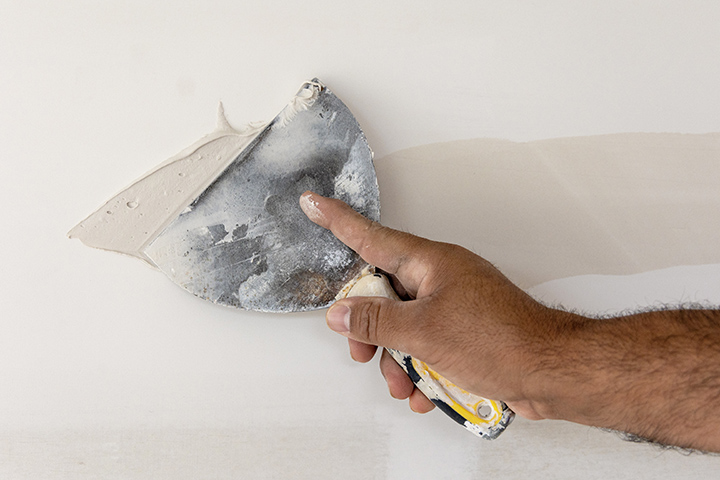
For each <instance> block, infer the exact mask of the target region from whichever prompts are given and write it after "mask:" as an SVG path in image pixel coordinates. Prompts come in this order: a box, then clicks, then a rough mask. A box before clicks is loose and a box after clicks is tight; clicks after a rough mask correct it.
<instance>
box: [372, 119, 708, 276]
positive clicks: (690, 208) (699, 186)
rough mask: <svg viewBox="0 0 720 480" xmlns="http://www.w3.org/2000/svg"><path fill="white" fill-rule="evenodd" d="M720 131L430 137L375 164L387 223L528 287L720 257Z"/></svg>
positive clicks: (641, 270)
mask: <svg viewBox="0 0 720 480" xmlns="http://www.w3.org/2000/svg"><path fill="white" fill-rule="evenodd" d="M719 160H720V134H716V133H715V134H705V135H690V134H685V135H682V134H669V133H654V134H651V133H625V134H615V135H600V136H593V137H575V138H560V139H551V140H539V141H533V142H521V143H518V142H511V141H507V140H493V139H475V140H463V141H454V142H444V143H437V144H432V145H421V146H417V147H413V148H409V149H405V150H401V151H399V152H395V153H393V154H391V155H388V156H386V157H383V158H380V159H378V160H377V161H376V164H377V171H378V178H379V182H380V187H381V191H382V200H381V201H382V203H383V205H384V208H383V221H384V223H386V224H387V225H391V226H394V227H396V228H400V229H404V230H409V231H411V232H412V233H416V234H418V235H422V236H427V237H431V238H435V239H437V240H442V241H447V242H452V243H460V244H462V245H464V246H465V247H467V248H470V249H473V250H474V251H476V252H477V253H479V254H481V255H483V256H484V257H485V258H487V259H489V260H490V261H492V262H493V263H495V264H496V265H497V266H498V267H499V268H500V269H501V270H502V271H503V272H505V273H506V275H508V276H510V278H511V279H512V280H514V281H515V282H516V283H518V284H519V285H522V286H525V287H529V286H533V285H536V284H539V283H542V282H546V281H549V280H554V279H558V278H564V277H570V276H576V275H584V274H609V275H621V274H631V273H640V272H644V271H649V270H657V269H661V268H665V267H671V266H676V265H703V264H711V263H718V262H720V249H718V245H720V220H719V219H720V193H719V190H718V189H719V187H720V161H719Z"/></svg>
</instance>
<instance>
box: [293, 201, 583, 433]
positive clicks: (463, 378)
mask: <svg viewBox="0 0 720 480" xmlns="http://www.w3.org/2000/svg"><path fill="white" fill-rule="evenodd" d="M301 206H302V207H303V209H304V211H305V213H306V214H307V215H308V216H309V217H310V219H311V220H313V221H314V222H316V223H318V224H319V225H321V226H323V227H325V228H328V229H330V230H331V231H332V232H333V233H334V234H335V236H337V237H338V238H339V239H340V240H341V241H342V242H343V243H345V244H346V245H348V246H349V247H350V248H352V249H353V250H355V251H356V252H358V253H359V254H360V256H362V257H363V259H365V260H366V261H367V262H368V263H370V264H372V265H375V266H376V267H378V268H380V269H382V270H383V271H385V272H386V273H388V274H389V275H390V276H391V277H392V278H393V280H394V281H395V282H394V283H395V287H396V290H397V291H398V292H399V293H400V294H402V295H403V296H405V297H407V298H409V299H410V300H409V301H405V302H397V301H393V300H389V299H386V298H377V297H360V298H348V299H344V300H341V301H339V302H337V303H335V304H334V305H333V306H332V308H331V309H330V310H329V311H328V314H327V321H328V324H329V326H330V328H331V329H333V330H335V331H337V332H338V333H341V334H343V335H345V336H346V337H348V339H349V343H350V353H351V355H352V357H353V358H354V359H355V360H358V361H360V362H367V361H369V360H370V359H371V358H372V357H373V355H374V353H375V349H376V347H375V345H380V346H383V347H390V348H396V349H398V350H401V351H403V352H407V353H409V354H411V355H412V356H414V357H416V358H418V359H420V360H422V361H424V362H425V363H427V364H428V365H429V366H430V367H431V368H433V369H434V370H435V371H437V372H438V373H440V374H441V375H443V376H444V377H446V378H447V379H448V380H450V381H452V382H453V383H455V384H456V385H458V386H460V387H462V388H464V389H466V390H468V391H470V392H473V393H475V394H478V395H481V396H484V397H487V398H495V399H499V400H503V401H505V402H506V403H508V405H509V406H510V408H512V409H513V410H514V411H515V412H516V413H518V414H519V415H522V416H525V417H528V418H532V419H539V418H542V413H541V412H542V409H541V408H538V406H537V405H536V404H535V403H534V402H533V401H532V400H533V398H536V396H535V395H533V392H532V389H534V388H541V386H540V385H535V383H536V382H535V381H534V377H535V373H536V372H537V371H538V369H541V368H543V365H544V361H543V360H542V359H543V358H544V357H546V356H552V355H554V354H555V352H556V351H557V350H559V349H562V342H563V333H564V332H565V331H567V330H568V324H572V323H573V322H581V321H582V318H581V317H576V316H574V315H570V314H568V313H565V312H560V311H557V310H551V309H549V308H547V307H544V306H542V305H540V304H539V303H537V302H536V301H534V300H533V299H532V298H531V297H530V296H528V295H527V294H526V293H524V292H523V291H522V290H520V289H519V288H517V287H516V286H515V285H513V284H512V283H511V282H510V281H509V280H508V279H507V278H505V277H504V276H503V275H502V274H501V273H500V272H499V271H498V270H497V269H495V268H494V267H493V266H492V265H490V264H489V263H488V262H487V261H485V260H483V259H482V258H480V257H479V256H477V255H475V254H473V253H472V252H469V251H468V250H465V249H464V248H461V247H459V246H456V245H450V244H445V243H438V242H432V241H430V240H426V239H423V238H420V237H416V236H414V235H410V234H407V233H403V232H399V231H396V230H392V229H390V228H386V227H383V226H382V225H380V224H378V223H374V222H371V221H370V220H368V219H366V218H364V217H362V216H361V215H360V214H358V213H356V212H355V211H353V210H352V209H350V207H348V206H347V205H346V204H345V203H342V202H340V201H338V200H333V199H328V198H323V197H321V196H319V195H316V194H310V193H308V194H306V195H304V196H303V197H302V198H301ZM380 367H381V370H382V373H383V375H384V376H385V379H386V380H387V382H388V387H389V389H390V393H391V395H392V396H393V397H395V398H401V399H402V398H408V397H409V398H410V406H411V408H412V409H413V410H415V411H417V412H426V411H429V410H431V409H432V407H433V404H432V402H430V401H429V400H428V399H427V398H426V397H425V396H424V395H423V394H422V393H421V392H420V391H419V390H416V389H414V385H413V384H412V382H411V381H410V379H409V378H408V377H407V375H406V374H405V372H404V371H403V370H402V369H401V368H400V366H398V365H397V364H396V363H395V361H394V360H393V359H392V357H390V355H389V354H388V353H387V352H383V356H382V358H381V360H380Z"/></svg>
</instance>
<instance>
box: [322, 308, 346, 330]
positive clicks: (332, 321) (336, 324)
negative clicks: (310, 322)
mask: <svg viewBox="0 0 720 480" xmlns="http://www.w3.org/2000/svg"><path fill="white" fill-rule="evenodd" d="M326 319H327V324H328V327H330V330H332V331H334V332H338V333H346V332H349V331H350V308H348V307H346V306H345V305H334V306H332V307H330V310H328V313H327V317H326Z"/></svg>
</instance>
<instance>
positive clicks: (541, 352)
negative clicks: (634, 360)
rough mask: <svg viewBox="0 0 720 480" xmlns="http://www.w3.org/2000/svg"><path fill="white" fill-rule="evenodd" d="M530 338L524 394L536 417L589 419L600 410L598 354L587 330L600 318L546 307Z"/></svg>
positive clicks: (587, 420)
mask: <svg viewBox="0 0 720 480" xmlns="http://www.w3.org/2000/svg"><path fill="white" fill-rule="evenodd" d="M544 308H545V309H546V310H545V311H544V312H543V313H542V315H540V317H539V319H538V321H537V327H538V328H537V330H536V332H535V334H534V338H533V339H532V341H531V345H532V346H531V348H530V351H531V360H530V361H529V368H528V374H527V377H526V379H525V381H524V386H525V391H524V398H525V399H526V400H527V403H528V404H529V406H530V408H531V410H532V411H533V412H535V414H536V416H537V417H540V418H547V419H558V420H568V421H574V422H580V423H592V422H589V417H591V416H594V415H595V414H596V413H597V410H598V408H597V407H598V405H597V402H599V401H600V400H599V398H598V396H599V395H601V393H602V392H596V391H594V390H595V389H596V387H595V385H598V384H602V382H598V381H597V379H596V378H595V377H596V376H598V375H602V372H599V371H597V370H596V369H594V368H592V365H591V363H592V360H590V359H592V357H593V356H594V355H596V353H595V352H594V348H595V346H594V345H592V342H586V341H585V340H584V339H585V338H587V332H588V331H589V330H592V329H593V327H594V324H595V323H596V322H598V320H595V319H591V318H588V317H584V316H582V315H578V314H574V313H570V312H566V311H562V310H557V309H553V308H549V307H544Z"/></svg>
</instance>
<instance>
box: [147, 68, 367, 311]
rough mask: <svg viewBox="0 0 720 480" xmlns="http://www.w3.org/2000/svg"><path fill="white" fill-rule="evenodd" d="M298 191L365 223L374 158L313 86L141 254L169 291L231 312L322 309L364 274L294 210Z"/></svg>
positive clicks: (353, 257)
mask: <svg viewBox="0 0 720 480" xmlns="http://www.w3.org/2000/svg"><path fill="white" fill-rule="evenodd" d="M305 190H313V191H315V192H317V193H319V194H321V195H324V196H330V197H334V198H339V199H341V200H343V201H345V202H347V203H348V204H349V205H350V206H352V207H353V208H354V209H355V210H357V211H359V212H361V213H362V214H363V215H365V216H367V217H368V218H371V219H373V220H379V217H380V201H379V192H378V185H377V179H376V176H375V169H374V166H373V163H372V152H371V150H370V147H369V145H368V143H367V140H366V138H365V135H364V134H363V132H362V130H361V129H360V126H359V125H358V123H357V121H356V120H355V118H354V117H353V115H352V113H350V110H348V108H347V107H346V106H345V104H343V103H342V102H341V101H340V99H338V98H337V97H336V96H335V95H334V94H333V93H332V92H331V91H330V90H329V89H328V88H327V87H325V86H324V85H322V84H320V83H319V81H317V79H316V80H314V81H313V82H308V83H306V84H304V85H303V87H302V88H301V89H300V91H299V93H298V95H297V96H296V98H295V99H294V100H293V102H291V103H290V104H289V105H288V107H286V108H285V110H283V112H281V114H280V115H278V116H277V117H276V118H275V119H274V120H273V121H272V122H271V123H270V124H269V125H268V126H267V127H266V128H265V129H264V131H263V132H262V133H260V134H259V135H258V137H257V138H256V139H255V140H254V141H253V143H251V144H250V145H248V147H246V148H245V149H244V150H243V151H242V152H241V153H240V155H239V156H238V157H237V158H236V159H235V160H234V161H233V162H232V163H231V164H230V166H229V167H228V168H227V169H226V170H225V171H224V172H223V173H222V174H221V175H220V176H219V177H218V178H217V179H216V180H215V181H214V182H213V183H212V184H211V185H210V186H209V187H208V188H207V189H206V190H205V191H204V192H203V193H202V194H201V195H200V196H199V197H198V198H197V199H196V200H195V201H193V202H192V204H191V205H189V206H188V208H187V209H185V211H184V212H183V213H182V214H181V215H179V216H178V217H177V218H176V219H175V220H174V221H173V222H172V223H170V224H169V225H168V226H167V228H165V230H164V231H163V232H162V233H161V234H160V235H159V236H158V237H157V238H156V239H155V240H154V241H153V242H152V243H150V244H149V245H148V246H147V247H146V249H145V254H146V255H147V256H148V258H150V259H151V260H152V261H153V262H154V263H155V264H156V265H157V266H158V268H160V269H161V270H162V271H163V272H164V273H165V274H167V275H168V276H169V277H170V278H171V279H172V280H173V281H174V282H176V283H177V284H178V285H180V286H182V287H183V288H185V289H187V290H188V291H190V292H192V293H193V294H195V295H197V296H199V297H201V298H203V299H206V300H210V301H212V302H215V303H218V304H221V305H227V306H231V307H237V308H243V309H248V310H258V311H264V312H297V311H304V310H312V309H316V308H323V307H326V306H328V305H329V304H330V303H332V301H333V300H334V299H335V296H336V295H337V293H338V292H339V291H340V290H341V289H342V287H343V286H345V285H346V284H347V283H348V282H349V281H351V280H352V279H353V278H354V277H356V276H357V275H358V274H359V273H360V271H361V270H362V269H363V268H364V267H366V266H367V264H366V263H365V262H363V261H362V259H360V258H359V256H358V255H357V254H355V253H354V252H353V251H352V250H350V249H349V248H347V247H346V246H345V245H343V244H342V243H340V242H339V241H338V240H337V239H336V238H335V237H334V236H333V235H332V234H331V233H330V232H329V231H327V230H325V229H323V228H321V227H319V226H317V225H315V224H314V223H312V222H310V220H308V219H307V217H306V216H305V215H304V214H303V212H302V210H300V207H299V205H298V199H299V197H300V195H301V194H302V192H304V191H305Z"/></svg>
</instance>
